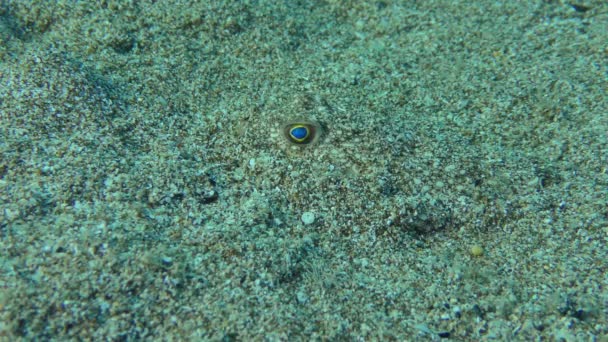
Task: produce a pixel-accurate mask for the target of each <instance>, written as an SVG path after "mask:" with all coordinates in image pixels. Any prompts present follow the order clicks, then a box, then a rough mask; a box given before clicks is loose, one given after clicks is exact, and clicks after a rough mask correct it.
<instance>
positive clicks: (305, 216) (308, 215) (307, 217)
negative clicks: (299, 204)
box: [302, 211, 315, 225]
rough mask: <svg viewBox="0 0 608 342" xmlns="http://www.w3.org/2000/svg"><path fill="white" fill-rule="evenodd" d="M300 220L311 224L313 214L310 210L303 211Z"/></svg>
mask: <svg viewBox="0 0 608 342" xmlns="http://www.w3.org/2000/svg"><path fill="white" fill-rule="evenodd" d="M302 222H304V224H306V225H308V224H313V223H314V222H315V214H314V213H313V212H311V211H307V212H305V213H304V214H302Z"/></svg>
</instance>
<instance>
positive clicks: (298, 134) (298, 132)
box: [291, 127, 308, 139]
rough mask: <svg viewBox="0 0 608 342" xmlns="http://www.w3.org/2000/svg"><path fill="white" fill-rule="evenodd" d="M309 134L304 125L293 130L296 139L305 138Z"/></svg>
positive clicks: (292, 133)
mask: <svg viewBox="0 0 608 342" xmlns="http://www.w3.org/2000/svg"><path fill="white" fill-rule="evenodd" d="M306 134H308V130H307V129H306V128H304V127H297V128H294V129H292V130H291V135H292V136H293V137H294V138H296V139H304V138H306Z"/></svg>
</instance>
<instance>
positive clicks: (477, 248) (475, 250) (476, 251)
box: [470, 245, 483, 257]
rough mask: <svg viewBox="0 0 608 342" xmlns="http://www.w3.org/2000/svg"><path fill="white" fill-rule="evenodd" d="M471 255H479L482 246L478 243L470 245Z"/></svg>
mask: <svg viewBox="0 0 608 342" xmlns="http://www.w3.org/2000/svg"><path fill="white" fill-rule="evenodd" d="M470 252H471V255H472V256H474V257H480V256H482V255H483V248H482V247H481V246H479V245H474V246H471V251H470Z"/></svg>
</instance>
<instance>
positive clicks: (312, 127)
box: [283, 121, 321, 145]
mask: <svg viewBox="0 0 608 342" xmlns="http://www.w3.org/2000/svg"><path fill="white" fill-rule="evenodd" d="M320 132H321V125H319V124H317V123H315V122H311V121H298V122H290V123H288V124H286V125H285V126H283V135H285V138H287V140H288V141H289V142H290V143H292V144H296V145H308V144H312V143H314V142H316V141H317V140H318V138H319V133H320Z"/></svg>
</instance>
